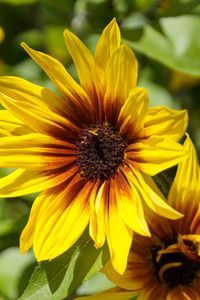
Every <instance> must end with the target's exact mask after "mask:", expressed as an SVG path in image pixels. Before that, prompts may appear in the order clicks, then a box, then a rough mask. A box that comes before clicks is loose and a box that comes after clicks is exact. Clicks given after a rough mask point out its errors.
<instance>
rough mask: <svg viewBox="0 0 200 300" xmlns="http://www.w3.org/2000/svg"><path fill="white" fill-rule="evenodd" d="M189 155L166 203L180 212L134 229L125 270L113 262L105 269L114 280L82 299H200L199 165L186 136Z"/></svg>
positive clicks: (153, 218) (181, 165) (155, 217)
mask: <svg viewBox="0 0 200 300" xmlns="http://www.w3.org/2000/svg"><path fill="white" fill-rule="evenodd" d="M184 145H185V147H186V149H187V150H188V151H189V153H190V156H189V157H188V158H187V159H186V160H185V161H184V162H182V163H180V165H179V166H178V170H177V173H176V177H175V179H174V182H173V184H172V187H171V189H170V193H169V196H168V203H169V204H170V205H172V206H173V207H174V208H175V209H177V210H179V211H181V212H182V213H183V214H184V217H183V218H182V219H179V220H174V221H172V220H167V219H164V218H161V217H159V216H158V215H156V216H155V215H154V216H152V217H150V229H151V232H152V236H151V237H142V236H139V235H137V234H135V236H134V239H133V243H132V247H131V251H130V254H129V258H128V263H127V268H126V271H125V272H124V274H123V275H120V274H118V273H117V272H116V271H115V270H114V269H113V267H112V265H111V263H110V262H108V264H107V265H106V266H105V269H104V271H105V273H106V274H107V276H108V277H109V278H110V279H111V280H112V281H113V282H114V283H115V284H116V285H117V287H115V288H113V289H110V290H107V291H105V292H103V293H101V294H99V295H95V296H92V297H83V298H80V299H82V300H86V299H91V300H92V299H94V300H104V299H106V300H113V299H117V300H127V299H130V298H131V297H133V296H135V295H138V297H137V300H158V299H159V300H198V299H200V168H199V165H198V161H197V156H196V152H195V149H194V146H193V144H192V142H191V140H190V138H189V137H187V139H186V141H185V144H184Z"/></svg>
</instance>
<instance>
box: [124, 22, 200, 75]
mask: <svg viewBox="0 0 200 300" xmlns="http://www.w3.org/2000/svg"><path fill="white" fill-rule="evenodd" d="M160 26H161V29H162V31H163V33H164V34H162V33H160V32H159V31H157V30H156V29H154V28H153V27H152V26H150V25H146V26H144V27H143V29H141V30H140V32H137V35H136V34H135V32H134V30H132V29H130V28H127V29H125V30H123V35H122V36H125V38H126V42H127V43H128V44H129V45H130V46H131V47H133V48H134V49H135V50H137V51H139V52H141V53H143V54H145V55H146V56H148V57H150V58H153V59H155V60H157V61H159V62H160V63H162V64H164V65H166V66H167V67H170V68H171V69H174V70H177V71H180V72H183V73H186V74H190V75H193V76H200V60H199V57H200V39H199V38H197V32H198V30H199V28H200V18H199V17H197V16H179V17H169V18H161V19H160ZM183 28H184V30H183Z"/></svg>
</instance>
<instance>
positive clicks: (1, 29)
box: [0, 27, 5, 42]
mask: <svg viewBox="0 0 200 300" xmlns="http://www.w3.org/2000/svg"><path fill="white" fill-rule="evenodd" d="M4 36H5V34H4V31H3V28H2V27H0V42H2V41H3V39H4Z"/></svg>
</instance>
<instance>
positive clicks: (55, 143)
mask: <svg viewBox="0 0 200 300" xmlns="http://www.w3.org/2000/svg"><path fill="white" fill-rule="evenodd" d="M61 147H62V148H61ZM63 147H64V148H63ZM75 160H76V152H75V146H74V145H72V144H69V143H65V142H61V141H59V140H56V139H53V138H50V137H48V136H46V135H43V134H40V133H29V134H25V135H22V136H12V137H3V138H1V144H0V167H1V168H24V169H26V168H27V169H48V170H49V169H54V168H59V167H62V166H64V165H66V166H67V165H68V164H69V163H72V162H75Z"/></svg>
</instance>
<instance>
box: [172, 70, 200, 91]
mask: <svg viewBox="0 0 200 300" xmlns="http://www.w3.org/2000/svg"><path fill="white" fill-rule="evenodd" d="M199 83H200V77H199V76H192V75H189V74H185V73H182V72H178V71H172V72H171V77H170V83H169V86H170V88H171V89H172V90H173V91H174V92H177V91H179V90H181V89H183V88H187V87H192V86H195V85H198V84H199Z"/></svg>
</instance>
